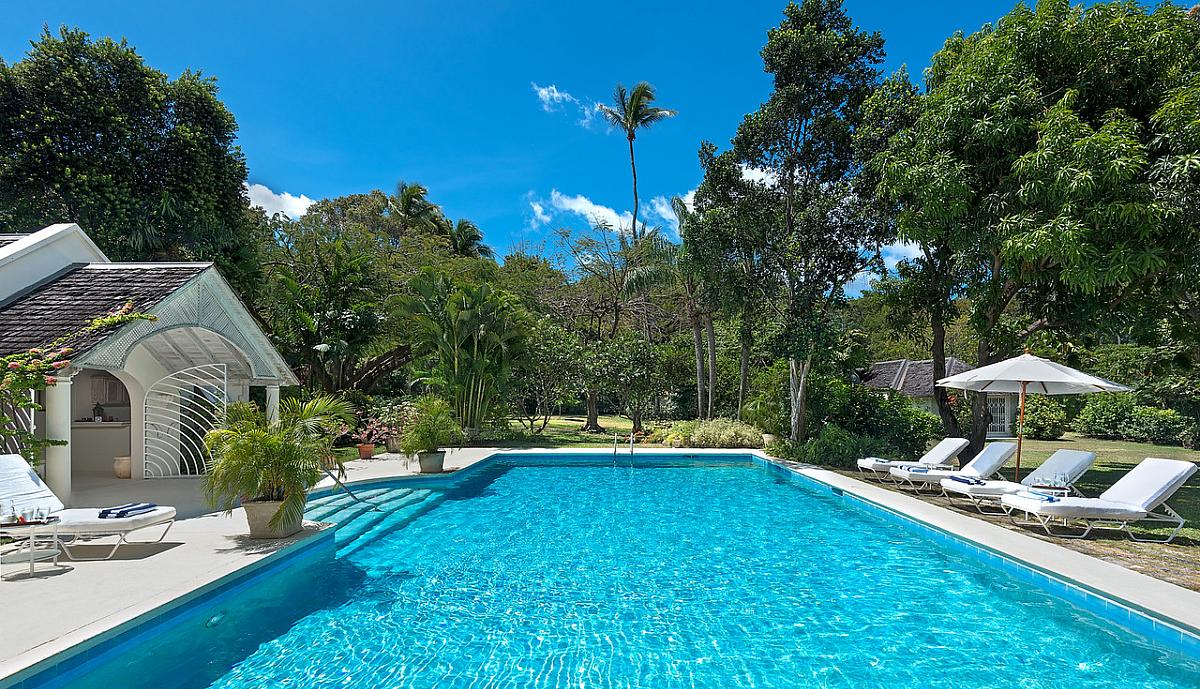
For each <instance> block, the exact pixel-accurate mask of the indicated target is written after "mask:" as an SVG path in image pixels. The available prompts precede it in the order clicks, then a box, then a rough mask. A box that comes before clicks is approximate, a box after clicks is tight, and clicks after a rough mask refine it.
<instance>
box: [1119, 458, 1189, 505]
mask: <svg viewBox="0 0 1200 689" xmlns="http://www.w3.org/2000/svg"><path fill="white" fill-rule="evenodd" d="M1198 468H1200V467H1197V466H1196V465H1195V464H1193V463H1191V462H1185V461H1182V460H1178V459H1159V458H1158V457H1148V458H1146V459H1143V460H1142V461H1141V462H1140V463H1138V465H1137V466H1135V467H1134V468H1132V469H1130V470H1129V473H1128V474H1125V475H1124V476H1122V477H1121V479H1120V480H1119V481H1117V482H1116V483H1114V484H1112V487H1110V488H1109V489H1108V490H1106V491H1104V492H1103V493H1101V494H1100V499H1101V500H1108V501H1111V502H1119V503H1124V504H1128V505H1136V506H1138V507H1140V508H1141V509H1143V510H1146V511H1147V512H1149V511H1151V510H1153V509H1154V508H1155V507H1158V506H1159V505H1161V504H1162V503H1163V502H1165V501H1166V499H1167V498H1169V497H1171V494H1172V493H1174V492H1175V491H1177V490H1179V487H1180V486H1182V485H1183V484H1185V483H1187V480H1188V478H1190V477H1191V475H1192V474H1194V473H1196V470H1197V469H1198Z"/></svg>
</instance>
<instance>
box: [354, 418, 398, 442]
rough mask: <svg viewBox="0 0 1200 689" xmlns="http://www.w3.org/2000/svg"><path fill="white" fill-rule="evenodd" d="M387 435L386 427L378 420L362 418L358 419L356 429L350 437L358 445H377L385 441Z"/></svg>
mask: <svg viewBox="0 0 1200 689" xmlns="http://www.w3.org/2000/svg"><path fill="white" fill-rule="evenodd" d="M388 435H389V434H388V428H387V426H385V425H383V424H382V423H380V421H379V420H378V419H372V418H367V417H364V418H362V419H360V421H359V424H358V428H356V429H354V432H353V433H351V434H350V437H351V438H353V439H354V442H356V443H358V444H359V445H377V444H379V443H382V442H383V441H385V440H387V438H388Z"/></svg>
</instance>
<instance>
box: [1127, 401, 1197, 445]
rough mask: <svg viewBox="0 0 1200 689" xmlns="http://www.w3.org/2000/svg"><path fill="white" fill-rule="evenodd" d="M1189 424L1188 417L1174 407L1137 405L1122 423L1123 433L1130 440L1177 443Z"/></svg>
mask: <svg viewBox="0 0 1200 689" xmlns="http://www.w3.org/2000/svg"><path fill="white" fill-rule="evenodd" d="M1189 425H1190V424H1189V423H1188V418H1187V417H1185V416H1183V415H1182V414H1180V413H1179V412H1177V411H1175V410H1174V409H1159V408H1157V407H1144V406H1135V407H1134V408H1133V412H1132V413H1131V414H1130V415H1129V418H1128V419H1127V420H1126V421H1125V423H1124V424H1122V425H1121V435H1122V436H1124V437H1125V438H1128V439H1130V440H1137V441H1141V442H1151V443H1158V444H1160V445H1176V444H1178V443H1180V442H1181V441H1182V436H1183V434H1184V432H1185V431H1186V430H1187V429H1188V426H1189Z"/></svg>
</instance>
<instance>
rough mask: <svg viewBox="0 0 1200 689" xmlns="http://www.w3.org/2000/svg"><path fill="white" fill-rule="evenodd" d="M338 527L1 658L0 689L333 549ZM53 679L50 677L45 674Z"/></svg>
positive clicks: (11, 688) (316, 529)
mask: <svg viewBox="0 0 1200 689" xmlns="http://www.w3.org/2000/svg"><path fill="white" fill-rule="evenodd" d="M334 532H335V529H332V528H328V525H325V524H314V523H308V525H307V528H306V529H305V530H304V531H302V532H301V534H300V535H298V536H296V537H294V538H293V540H292V541H291V542H290V543H286V544H284V545H282V546H281V547H279V548H278V549H276V550H273V551H271V552H269V553H267V554H265V555H263V556H261V557H258V558H256V559H254V560H253V561H251V562H247V563H246V564H243V565H241V566H239V567H235V568H233V569H231V570H230V571H228V572H226V573H224V574H222V575H221V576H218V577H216V578H214V579H209V580H207V581H198V582H195V583H196V585H195V586H192V587H191V588H188V589H186V590H183V591H174V592H168V593H162V594H159V595H156V596H151V597H149V598H146V599H145V600H143V601H141V602H140V603H138V604H137V605H135V606H131V607H129V608H125V609H124V610H122V611H121V612H120V613H119V614H114V615H109V616H108V617H105V618H101V619H98V620H96V621H94V622H91V623H89V624H86V625H84V626H82V627H79V628H76V629H74V630H72V631H70V632H68V633H66V634H64V635H62V636H60V637H58V638H57V639H54V640H53V641H50V642H47V643H44V644H41V645H40V646H36V647H34V648H32V649H30V650H29V651H26V652H24V653H21V654H19V655H16V656H13V657H12V658H9V659H7V660H4V661H2V662H0V689H19V688H20V687H22V684H23V683H24V682H26V681H31V682H39V683H40V682H42V681H43V678H41V677H40V676H41V675H42V674H44V673H49V672H51V671H52V670H54V669H56V668H62V669H63V670H62V672H64V673H65V672H70V671H72V670H74V669H76V668H78V667H79V666H80V665H82V664H83V663H85V662H86V661H87V660H88V659H89V658H93V657H96V656H99V655H103V654H105V653H107V652H109V651H110V650H111V649H110V647H111V646H119V645H122V644H124V643H127V641H128V638H127V636H128V635H137V634H139V633H140V631H139V630H141V629H142V628H143V627H144V628H146V629H147V630H149V628H150V627H157V626H158V625H160V624H163V623H165V622H167V621H168V620H169V619H170V618H171V617H172V616H173V615H175V614H184V613H186V612H187V611H188V610H189V609H190V604H191V603H193V602H194V601H197V600H199V599H202V598H205V597H209V596H219V595H222V594H223V593H224V592H225V591H228V590H231V589H235V588H240V587H241V586H244V585H247V584H249V583H251V582H252V581H254V580H256V579H257V578H258V577H259V576H263V575H266V574H269V573H270V571H273V570H275V569H276V568H278V567H284V566H288V565H290V564H291V563H292V562H293V561H294V560H296V559H297V558H300V557H302V556H306V555H310V554H314V555H315V554H316V553H317V552H318V551H321V550H328V552H329V554H330V555H331V556H332V554H333V547H334V542H333V536H334ZM46 679H49V678H46Z"/></svg>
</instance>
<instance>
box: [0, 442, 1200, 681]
mask: <svg viewBox="0 0 1200 689" xmlns="http://www.w3.org/2000/svg"><path fill="white" fill-rule="evenodd" d="M562 454H571V455H597V456H605V457H608V456H612V457H614V460H616V461H619V460H620V458H621V457H629V455H630V452H629V450H619V451H617V452H616V453H614V452H613V450H611V449H608V448H525V449H512V450H505V449H501V450H497V451H495V452H492V453H490V454H488V455H486V456H484V457H481V458H480V459H478V460H477V461H474V462H473V463H471V464H469V465H467V466H465V467H463V468H461V469H457V470H455V471H451V472H445V473H442V474H437V475H432V476H429V475H413V474H407V475H405V474H396V475H390V476H379V477H373V478H369V479H363V480H358V481H349V482H347V485H349V486H351V487H361V486H368V485H373V484H398V485H423V486H429V487H434V488H440V487H450V486H453V485H454V484H457V483H458V482H459V481H461V480H463V478H464V477H466V476H469V475H471V474H473V473H476V472H478V471H480V470H482V469H483V468H485V467H487V466H488V465H490V464H492V463H494V462H495V461H498V460H501V459H504V458H506V457H521V456H537V455H562ZM705 455H712V456H728V455H738V456H751V457H753V458H754V459H755V460H756V462H757V463H758V464H760V465H762V466H764V467H767V468H768V469H769V470H773V471H778V472H782V473H784V474H786V475H789V476H792V477H795V478H797V479H800V480H804V481H806V482H809V483H810V485H811V486H813V487H824V488H826V489H829V490H830V491H831V492H832V493H833V494H834V495H836V496H839V497H842V498H843V499H847V500H849V501H852V502H853V506H854V507H858V508H860V509H865V510H867V511H870V512H874V513H876V514H879V515H881V516H884V517H885V518H888V519H890V520H893V521H895V522H898V523H901V524H904V525H907V526H909V527H912V528H916V529H919V530H920V531H922V532H924V533H925V534H926V535H932V536H933V537H934V538H935V539H938V540H941V541H943V542H944V543H946V544H948V545H951V546H954V547H956V548H958V549H959V550H965V551H967V552H969V553H970V554H971V555H973V556H975V557H976V558H978V559H980V560H983V561H984V562H986V563H988V564H991V565H993V566H996V567H999V568H1000V569H1004V570H1007V571H1009V572H1010V573H1012V574H1015V575H1017V576H1018V577H1021V578H1023V579H1024V580H1025V581H1027V582H1028V583H1031V584H1033V585H1036V586H1039V587H1041V588H1043V589H1045V590H1047V591H1048V592H1050V593H1051V594H1053V595H1055V596H1058V597H1060V598H1063V599H1064V600H1067V601H1069V602H1071V603H1074V604H1076V605H1079V606H1081V607H1084V608H1085V609H1088V610H1090V611H1092V612H1094V613H1096V614H1098V615H1100V616H1101V617H1103V618H1105V619H1108V620H1109V621H1111V622H1113V623H1114V624H1118V625H1120V626H1122V627H1124V628H1126V629H1129V630H1131V631H1133V632H1134V633H1137V634H1139V635H1142V636H1144V637H1147V638H1150V639H1151V640H1154V641H1158V642H1160V643H1162V644H1165V645H1168V646H1171V647H1174V648H1175V649H1176V650H1180V651H1181V652H1184V653H1187V654H1188V655H1190V656H1192V657H1197V658H1200V593H1198V592H1195V591H1191V590H1188V589H1185V588H1183V587H1181V586H1177V585H1175V584H1172V583H1169V582H1166V581H1163V580H1161V579H1156V578H1154V577H1152V576H1149V575H1146V574H1142V573H1140V572H1135V571H1133V570H1130V569H1127V568H1125V567H1123V566H1121V565H1118V564H1115V563H1111V562H1106V561H1104V560H1101V559H1099V558H1096V557H1093V556H1091V555H1087V554H1084V553H1081V552H1078V551H1075V550H1071V549H1069V548H1065V547H1063V546H1060V545H1057V544H1054V543H1051V542H1047V541H1043V540H1041V539H1038V538H1034V537H1032V536H1029V535H1027V534H1024V533H1021V532H1020V531H1014V530H1010V529H1006V528H1004V527H1001V526H998V525H996V524H992V523H989V522H987V521H984V520H981V519H976V518H974V517H972V516H969V515H967V514H959V513H957V512H955V511H953V510H950V509H947V508H945V507H942V506H940V505H935V504H933V503H929V502H926V501H924V500H921V499H919V498H917V497H914V496H910V495H905V494H902V493H899V492H897V491H892V490H888V489H886V488H883V487H881V486H877V485H872V484H870V483H868V482H865V481H860V480H858V479H854V478H851V477H848V476H845V475H843V474H839V473H837V472H834V471H831V470H829V469H823V468H821V467H818V466H814V465H807V464H801V463H797V462H791V461H788V460H784V459H780V458H776V457H772V456H771V455H769V454H767V453H765V452H763V451H762V450H756V449H701V448H687V449H672V448H646V449H643V450H641V451H635V452H634V456H635V457H646V456H663V457H681V458H682V457H701V456H705ZM335 490H337V488H336V487H323V488H318V489H315V490H313V491H312V492H311V493H310V497H320V496H322V495H325V494H328V493H330V492H333V491H335ZM333 534H334V529H320V530H315V531H313V532H311V533H309V534H308V535H307V537H304V538H300V539H298V540H297V541H296V542H294V543H290V544H288V545H286V546H284V547H282V548H279V549H278V550H276V551H274V552H272V553H270V554H268V555H266V556H263V557H262V558H259V559H256V560H255V561H253V562H250V563H247V564H245V565H243V566H241V567H238V568H235V569H232V570H230V571H229V572H227V573H226V574H224V575H222V576H220V577H218V578H216V579H212V580H209V581H207V582H203V583H201V584H199V585H198V586H196V587H193V588H191V589H189V590H187V591H184V592H181V593H174V594H171V593H167V594H161V595H158V596H154V597H152V598H148V599H146V600H145V601H143V602H142V603H141V604H139V605H137V606H134V607H133V608H130V609H128V610H127V612H128V614H122V615H112V616H109V617H108V618H103V619H100V620H96V621H95V622H93V623H91V624H88V625H86V626H84V627H80V628H78V629H76V630H73V631H72V632H70V633H68V634H65V635H63V636H62V637H59V638H58V639H55V640H54V641H53V642H50V643H46V644H43V645H41V646H39V647H37V648H35V649H33V650H31V651H29V652H26V653H23V654H21V655H18V656H15V657H13V658H10V659H8V660H6V661H3V662H2V663H0V689H16V688H18V687H20V685H21V683H22V682H24V681H26V680H34V681H41V678H39V675H42V674H43V673H46V672H48V671H50V670H51V669H52V668H55V667H58V666H62V667H64V668H74V667H77V666H79V665H81V664H82V663H83V662H85V661H86V659H87V658H88V657H94V656H95V655H98V654H101V653H104V652H105V651H106V650H107V645H108V644H109V643H110V642H112V643H120V642H121V641H123V640H124V638H125V637H126V635H127V634H129V633H137V629H138V628H139V627H143V626H146V627H147V628H149V627H150V626H151V625H158V624H160V623H162V622H163V621H164V620H166V619H167V618H169V617H170V615H171V614H172V613H173V612H183V611H186V610H187V609H188V606H189V604H190V603H192V602H193V601H196V600H197V599H200V598H202V597H206V596H209V595H220V594H221V592H222V591H224V590H228V589H231V588H235V587H240V586H244V585H248V584H249V583H251V582H252V581H253V580H255V579H257V577H258V576H262V575H263V574H265V573H267V572H266V571H265V569H264V568H272V569H273V568H275V567H280V566H287V565H288V564H289V562H290V561H291V560H293V559H294V558H296V557H298V556H300V555H301V554H304V553H308V552H311V551H313V550H314V549H315V548H316V547H319V546H327V547H328V548H329V549H330V551H332V548H333Z"/></svg>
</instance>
